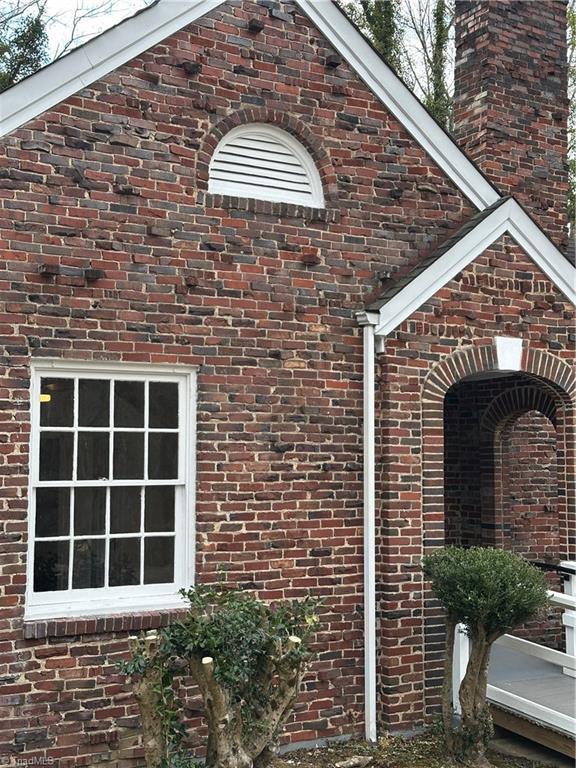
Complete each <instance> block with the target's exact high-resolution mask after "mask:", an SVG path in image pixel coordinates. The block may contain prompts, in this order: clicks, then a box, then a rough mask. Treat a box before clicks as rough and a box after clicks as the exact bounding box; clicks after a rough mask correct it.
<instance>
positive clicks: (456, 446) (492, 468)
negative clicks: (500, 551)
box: [422, 344, 575, 713]
mask: <svg viewBox="0 0 576 768" xmlns="http://www.w3.org/2000/svg"><path fill="white" fill-rule="evenodd" d="M502 363H503V360H502V356H500V358H499V354H498V349H497V347H496V346H495V345H494V346H493V345H491V344H490V345H485V346H470V347H469V348H467V349H466V350H462V351H459V352H457V353H454V354H453V355H451V356H450V357H448V358H446V359H445V360H444V361H443V362H442V363H440V364H439V365H438V366H436V368H434V369H433V370H432V371H431V373H430V374H429V375H428V378H427V380H426V383H425V387H424V391H423V401H422V402H423V434H422V449H423V452H422V466H423V528H424V551H425V552H426V551H431V550H432V549H434V548H435V547H438V546H443V545H444V544H458V545H464V546H472V545H484V546H502V547H506V548H508V549H511V550H513V551H515V552H517V553H518V554H522V555H525V556H527V557H529V558H531V559H533V560H554V561H557V560H560V559H564V558H568V557H570V556H572V557H573V556H574V535H575V526H574V520H575V515H574V499H573V473H574V464H573V453H572V452H573V445H574V440H573V434H574V431H573V419H574V416H573V403H574V399H573V397H574V389H575V386H574V384H575V383H574V376H573V373H572V371H571V369H570V368H569V366H568V365H567V364H566V363H564V362H563V361H562V360H560V359H558V358H555V357H554V356H552V355H550V354H549V353H546V352H544V351H542V350H530V349H526V348H525V349H524V350H523V354H522V355H521V357H519V365H518V366H517V369H516V370H507V369H506V368H505V367H504V366H503V365H502ZM571 454H572V455H571ZM553 586H555V588H557V585H553ZM527 631H528V632H532V633H533V635H535V634H538V633H540V634H542V633H544V634H545V633H548V635H549V637H548V640H549V641H550V642H552V643H556V644H557V643H558V642H560V637H561V635H560V627H559V625H558V626H556V627H555V628H554V627H553V625H552V624H550V623H547V622H543V623H542V624H540V625H533V626H532V627H530V628H529V629H528V630H527ZM424 632H425V638H426V639H425V645H426V662H425V667H426V671H425V684H426V690H427V709H428V712H429V713H430V712H432V711H433V710H434V708H435V707H436V706H437V703H438V685H439V682H440V681H441V679H442V665H441V654H442V648H443V620H442V614H441V612H440V611H439V610H438V607H437V605H436V604H435V603H434V600H433V598H432V595H430V594H426V596H425V601H424ZM556 635H558V637H556Z"/></svg>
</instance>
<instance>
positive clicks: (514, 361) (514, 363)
mask: <svg viewBox="0 0 576 768" xmlns="http://www.w3.org/2000/svg"><path fill="white" fill-rule="evenodd" d="M495 342H496V358H497V361H498V369H499V370H500V371H519V370H520V369H521V368H522V339H515V338H512V337H511V336H497V337H496V339H495Z"/></svg>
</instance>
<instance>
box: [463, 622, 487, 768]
mask: <svg viewBox="0 0 576 768" xmlns="http://www.w3.org/2000/svg"><path fill="white" fill-rule="evenodd" d="M490 646H491V643H490V641H489V640H488V638H486V636H485V635H484V633H482V632H481V633H479V634H478V635H476V636H475V637H473V638H472V640H471V650H470V658H469V660H468V666H467V668H466V674H465V676H464V680H463V681H462V684H461V686H460V692H459V698H460V705H461V707H462V722H461V725H460V729H459V731H458V733H457V735H456V738H455V747H456V750H455V755H456V756H457V757H458V758H459V759H460V760H462V761H463V762H464V763H465V764H466V765H469V766H474V767H475V768H488V766H490V765H491V764H490V762H489V761H488V760H487V758H486V755H485V749H486V741H487V739H488V737H489V735H490V721H489V716H488V719H487V710H486V684H487V678H488V663H489V659H490Z"/></svg>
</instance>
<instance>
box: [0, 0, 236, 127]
mask: <svg viewBox="0 0 576 768" xmlns="http://www.w3.org/2000/svg"><path fill="white" fill-rule="evenodd" d="M222 2H224V0H160V2H159V3H158V4H157V5H154V6H152V7H150V8H148V9H147V10H144V11H142V13H139V14H137V15H136V16H134V17H133V18H131V19H127V20H126V21H124V22H122V23H120V24H119V25H118V26H116V27H112V29H109V30H107V31H106V32H104V33H102V34H101V35H98V37H95V38H93V39H92V40H90V41H88V42H87V43H86V44H85V45H83V46H81V47H80V48H78V49H76V50H75V51H72V52H71V53H69V54H68V55H67V56H64V57H63V58H61V59H59V60H58V61H55V62H54V63H53V64H50V65H49V66H47V67H44V68H43V69H41V70H39V71H38V72H36V73H35V74H34V75H32V76H30V77H28V78H26V79H25V80H23V81H22V82H21V83H18V84H17V85H15V86H13V87H12V88H10V89H9V90H7V91H6V92H5V93H3V94H1V95H0V136H3V135H5V134H7V133H9V132H10V131H13V130H15V129H16V128H18V127H19V126H21V125H23V124H24V123H26V122H28V120H32V119H33V118H35V117H37V116H38V115H40V114H41V113H42V112H45V111H46V110H48V109H50V108H51V107H53V106H55V105H56V104H58V103H59V102H61V101H64V99H67V98H68V97H69V96H72V94H74V93H77V92H78V91H80V90H82V89H83V88H85V87H86V86H88V85H90V83H93V82H95V81H96V80H99V79H100V78H102V77H105V76H106V75H107V74H108V73H109V72H112V70H114V69H116V68H117V67H120V66H122V64H125V63H126V62H127V61H130V59H132V58H134V57H135V56H138V55H139V54H141V53H142V52H143V51H146V50H148V49H149V48H151V47H152V46H153V45H156V44H157V43H159V42H161V41H162V40H164V39H165V38H166V37H169V36H170V35H172V34H174V33H175V32H178V30H180V29H182V28H183V27H185V26H186V25H187V24H190V23H192V22H193V21H196V19H198V18H200V17H201V16H204V15H205V14H207V13H209V12H210V11H212V10H213V9H214V8H217V7H218V6H219V5H220V4H221V3H222Z"/></svg>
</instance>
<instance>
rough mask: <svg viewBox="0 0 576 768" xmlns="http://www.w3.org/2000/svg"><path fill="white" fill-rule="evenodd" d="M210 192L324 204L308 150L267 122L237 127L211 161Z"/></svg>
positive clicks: (221, 144)
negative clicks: (266, 123) (265, 123)
mask: <svg viewBox="0 0 576 768" xmlns="http://www.w3.org/2000/svg"><path fill="white" fill-rule="evenodd" d="M209 189H210V191H211V192H216V193H220V194H226V195H234V196H236V197H253V198H256V199H259V200H275V201H284V202H289V203H297V204H299V205H309V206H315V207H321V206H323V205H324V201H323V195H322V185H321V182H320V176H319V174H318V171H317V169H316V166H315V165H314V162H313V160H312V158H311V157H310V155H309V153H308V152H307V150H306V149H305V148H304V147H303V146H302V145H301V144H300V143H299V142H297V141H296V139H294V137H292V136H291V135H290V134H288V133H286V132H285V131H282V130H281V129H279V128H276V127H275V126H270V125H258V126H256V125H251V126H240V127H239V128H235V129H233V130H232V131H230V133H228V134H227V135H226V136H225V137H224V138H223V139H222V141H221V142H220V144H219V145H218V147H217V148H216V151H215V153H214V156H213V158H212V162H211V163H210V185H209Z"/></svg>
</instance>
